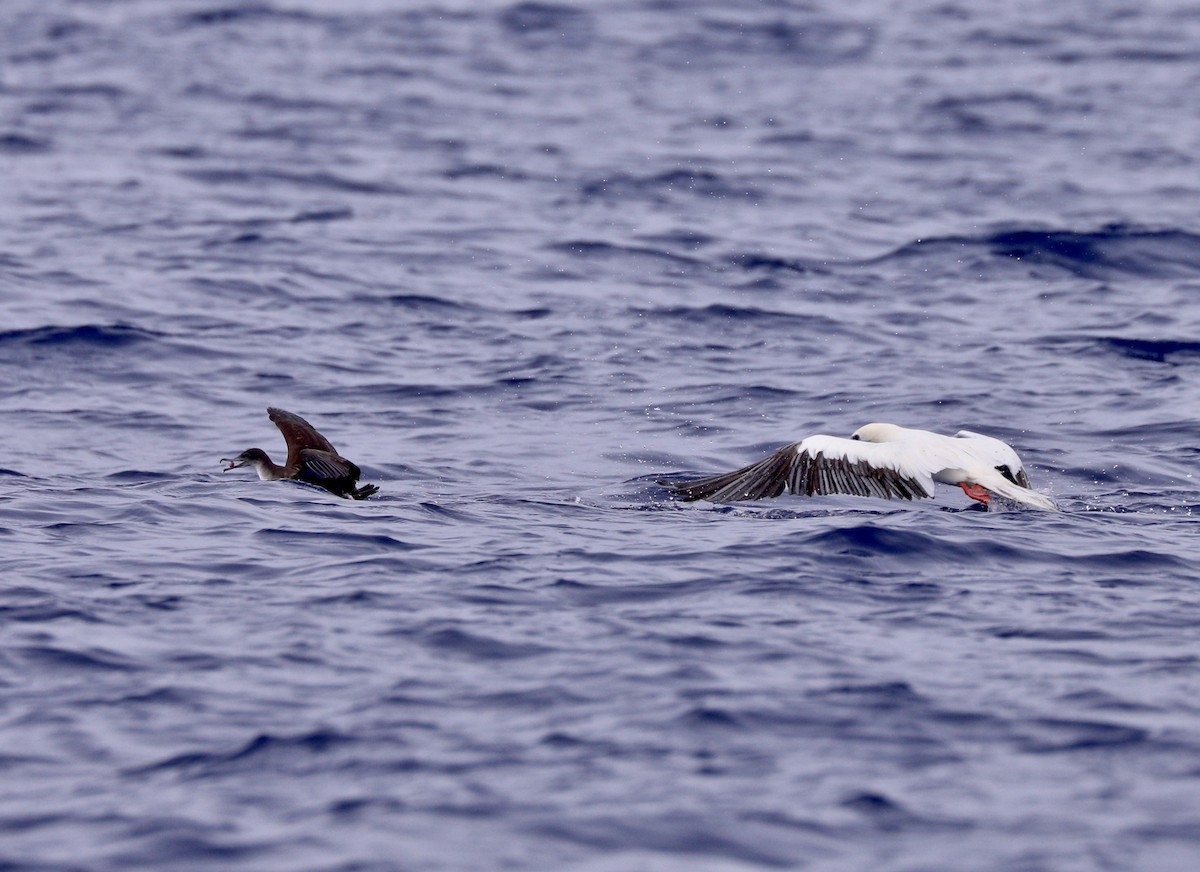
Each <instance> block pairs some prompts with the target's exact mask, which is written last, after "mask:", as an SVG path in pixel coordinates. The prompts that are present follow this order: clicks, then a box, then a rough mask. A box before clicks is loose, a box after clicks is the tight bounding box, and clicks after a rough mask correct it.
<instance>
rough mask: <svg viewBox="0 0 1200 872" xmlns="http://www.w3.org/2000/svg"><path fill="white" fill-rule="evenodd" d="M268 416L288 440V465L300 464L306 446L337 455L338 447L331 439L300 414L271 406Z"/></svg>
mask: <svg viewBox="0 0 1200 872" xmlns="http://www.w3.org/2000/svg"><path fill="white" fill-rule="evenodd" d="M267 417H268V418H270V419H271V421H272V422H273V423H274V424H275V426H276V427H278V428H279V432H280V433H282V434H283V438H284V441H285V442H287V449H288V454H287V463H286V465H287V466H298V465H299V464H300V452H301V451H303V450H304V449H305V448H315V449H316V450H317V451H327V452H328V453H330V454H332V455H334V456H337V449H335V448H334V447H333V446H332V445H331V444H330V443H329V440H328V439H326V438H325V437H324V436H322V435H321V434H320V433H318V432H317V428H315V427H314V426H313V425H312V424H310V423H308V422H307V421H305V420H304V419H303V418H301V417H300V416H299V415H296V414H293V413H292V412H285V411H284V410H283V409H276V408H274V407H271V408H269V409H267Z"/></svg>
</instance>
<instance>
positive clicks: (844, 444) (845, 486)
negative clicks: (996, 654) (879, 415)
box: [664, 424, 1058, 511]
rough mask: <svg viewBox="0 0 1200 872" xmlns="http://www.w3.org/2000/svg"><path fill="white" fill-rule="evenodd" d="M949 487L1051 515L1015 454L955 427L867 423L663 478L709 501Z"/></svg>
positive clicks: (897, 493) (916, 492) (886, 494)
mask: <svg viewBox="0 0 1200 872" xmlns="http://www.w3.org/2000/svg"><path fill="white" fill-rule="evenodd" d="M935 481H936V482H941V483H942V484H956V485H958V486H959V487H961V488H962V489H963V493H965V494H966V495H967V496H969V497H970V498H971V499H973V500H978V501H979V502H981V503H984V504H985V505H986V504H987V503H988V501H989V500H990V499H991V497H992V495H996V496H1000V497H1003V498H1004V499H1007V500H1012V501H1013V502H1017V503H1021V504H1022V505H1025V506H1030V507H1032V508H1038V509H1048V510H1050V511H1056V510H1057V509H1058V506H1056V505H1055V504H1054V503H1053V502H1052V501H1051V500H1050V499H1049V498H1048V497H1046V496H1043V495H1042V494H1040V493H1038V492H1037V491H1035V490H1031V489H1030V487H1029V476H1028V475H1026V474H1025V467H1024V465H1023V464H1022V463H1021V458H1019V457H1018V456H1017V452H1015V451H1013V450H1012V448H1011V447H1010V446H1008V445H1006V444H1005V443H1003V442H1001V441H1000V440H999V439H993V438H992V437H991V436H984V435H982V434H980V433H972V432H971V431H970V430H960V431H959V432H957V433H955V434H954V435H953V436H943V435H942V434H940V433H932V432H930V431H928V430H912V429H909V428H907V427H898V426H896V425H895V424H867V425H866V426H863V427H860V428H858V430H856V431H855V432H854V434H853V435H852V436H851V437H850V438H849V439H845V438H842V437H840V436H809V437H808V438H807V439H801V440H800V441H799V442H792V443H791V444H789V445H785V446H783V447H782V448H780V449H779V450H778V451H776V452H774V453H773V454H771V455H769V456H767V457H765V458H763V459H762V460H760V461H758V462H757V463H752V464H750V465H749V466H746V467H743V468H742V469H736V470H734V471H733V472H727V473H724V474H722V475H714V476H710V477H708V478H700V479H695V480H692V481H680V482H674V481H667V482H664V484H667V485H669V486H670V487H671V488H672V489H673V490H674V492H675V494H676V495H677V496H679V497H680V498H682V499H683V500H688V501H690V500H709V501H710V502H714V503H728V502H737V501H740V500H758V499H764V498H767V497H777V496H779V495H781V494H783V493H784V492H785V491H786V492H788V493H793V494H804V495H806V496H812V495H814V494H820V495H825V494H853V495H855V496H860V497H882V498H884V499H891V498H892V497H898V498H900V499H905V500H911V499H916V498H924V497H932V496H933V483H934V482H935Z"/></svg>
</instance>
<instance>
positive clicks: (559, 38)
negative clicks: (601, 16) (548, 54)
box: [498, 3, 596, 51]
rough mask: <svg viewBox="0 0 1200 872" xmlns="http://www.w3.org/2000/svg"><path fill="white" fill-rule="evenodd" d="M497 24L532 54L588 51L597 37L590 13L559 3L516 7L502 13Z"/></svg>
mask: <svg viewBox="0 0 1200 872" xmlns="http://www.w3.org/2000/svg"><path fill="white" fill-rule="evenodd" d="M498 20H499V23H500V26H501V28H502V29H503V30H504V32H505V34H506V35H507V36H508V37H509V38H511V39H512V40H513V42H515V43H516V44H517V45H519V46H521V47H522V48H524V49H527V50H531V51H541V50H545V49H556V48H558V49H571V50H572V51H577V50H580V49H585V48H587V47H588V46H589V45H591V43H592V41H593V39H594V38H595V33H596V22H595V19H594V17H593V16H592V14H591V13H590V12H587V11H586V10H583V9H577V8H574V7H572V6H567V5H565V4H558V3H516V4H514V5H512V6H510V7H508V8H507V9H505V10H504V11H503V12H501V13H500V15H499V19H498Z"/></svg>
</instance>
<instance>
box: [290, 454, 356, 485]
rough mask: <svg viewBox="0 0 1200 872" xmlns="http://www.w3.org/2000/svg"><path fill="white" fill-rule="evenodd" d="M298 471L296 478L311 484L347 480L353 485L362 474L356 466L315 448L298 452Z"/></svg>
mask: <svg viewBox="0 0 1200 872" xmlns="http://www.w3.org/2000/svg"><path fill="white" fill-rule="evenodd" d="M299 467H300V469H299V471H298V472H297V473H296V478H299V479H301V480H303V481H308V482H312V483H313V484H324V483H326V482H337V481H344V480H348V482H349V483H350V484H353V483H354V482H355V481H357V480H358V477H359V476H360V475H361V474H362V473H361V472H359V469H358V467H357V466H355V465H354V464H353V463H351V462H350V461H349V460H347V459H346V458H344V457H340V456H338V455H337V454H331V453H330V452H328V451H320V450H318V449H316V448H302V449H301V450H300V463H299Z"/></svg>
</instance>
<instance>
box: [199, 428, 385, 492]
mask: <svg viewBox="0 0 1200 872" xmlns="http://www.w3.org/2000/svg"><path fill="white" fill-rule="evenodd" d="M267 417H268V418H270V419H271V420H272V421H273V422H274V423H275V426H276V427H278V428H279V432H280V433H282V434H283V438H284V441H285V442H287V450H288V453H287V462H286V463H284V465H283V466H278V465H277V464H274V463H272V462H271V458H270V457H268V456H267V452H265V451H263V450H262V449H261V448H247V449H246V450H245V451H243V452H242V453H241V454H239V455H238V456H237V457H234V458H229V457H222V458H221V462H222V463H228V464H229V466H227V467H225V471H226V472H229V470H231V469H237V468H238V467H239V466H253V467H254V468H255V470H257V472H258V477H259V478H260V479H262V480H263V481H274V480H275V479H278V478H294V479H296V480H297V481H303V482H307V483H308V484H315V485H316V486H317V487H323V488H325V490H327V491H329V492H330V493H332V494H336V495H337V496H339V497H346V498H347V499H352V500H365V499H366V498H367V497H369V496H370V495H371V494H373V493H376V492H377V491H378V490H379V487H378V486H376V485H373V484H364V485H363V486H362V487H358V478H359V476H360V475H362V472H361V471H360V470H359V468H358V467H357V466H355V465H354V464H353V463H351V462H350V461H349V460H347V459H346V458H344V457H342V456H341V455H340V454H338V453H337V449H335V448H334V447H333V446H332V445H331V444H329V440H328V439H326V438H325V437H324V436H322V435H321V434H320V433H318V432H317V430H316V428H315V427H313V425H312V424H310V423H308V422H307V421H305V420H304V419H303V418H301V417H300V416H299V415H294V414H292V413H291V412H285V411H284V410H283V409H276V408H274V407H270V408H268V409H267Z"/></svg>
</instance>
